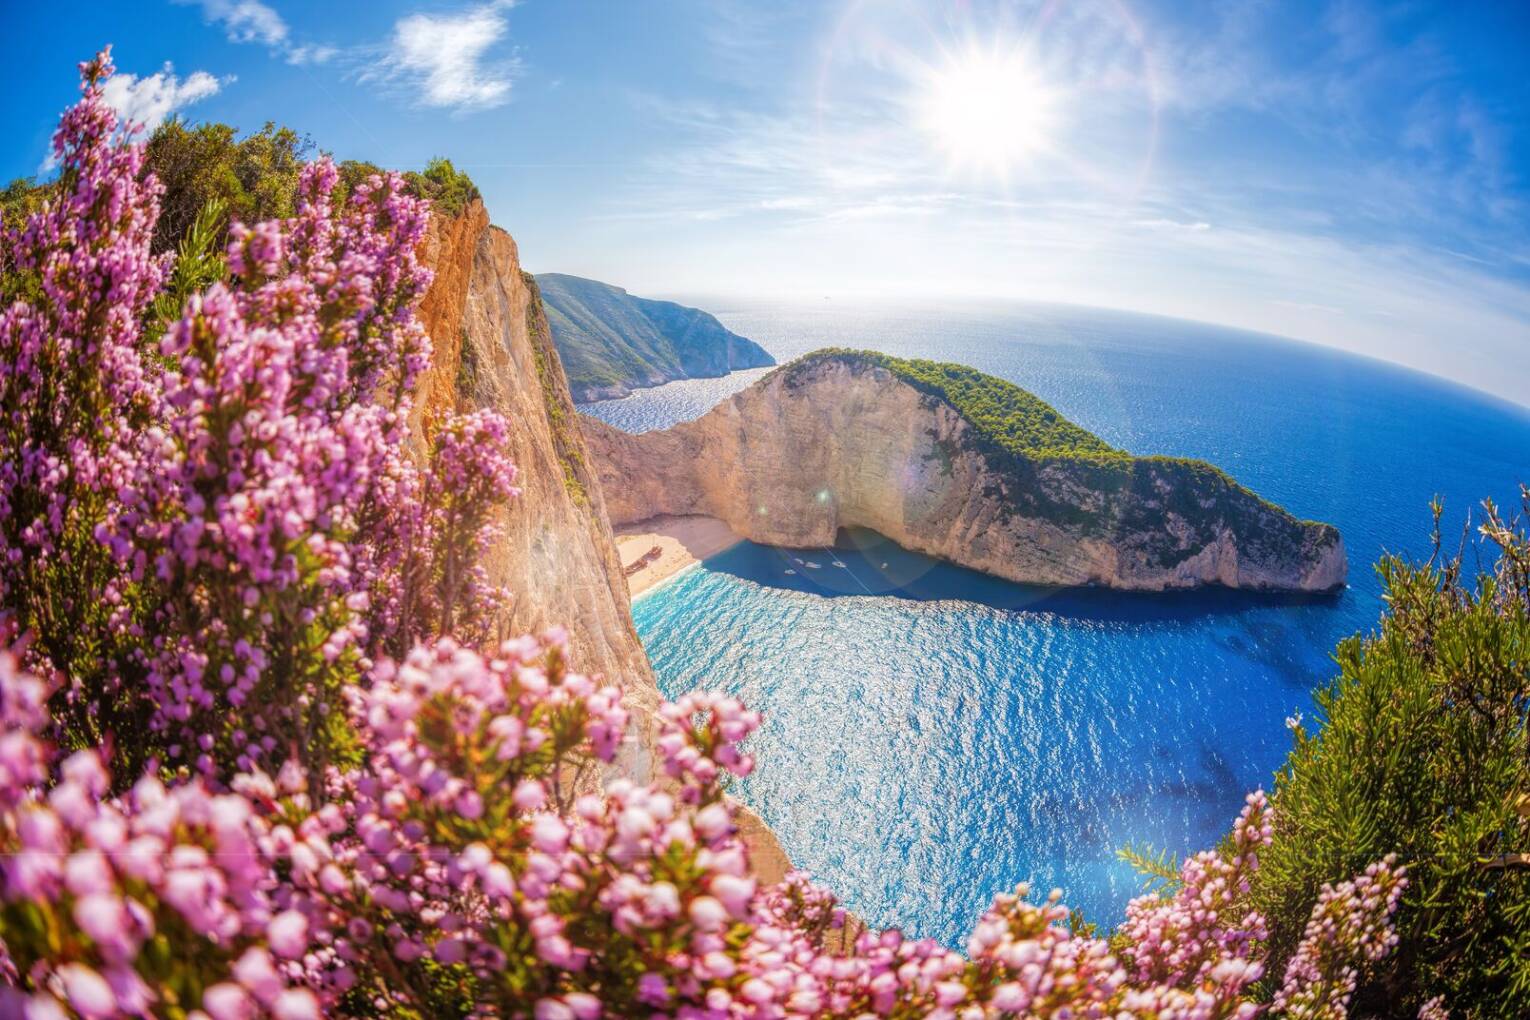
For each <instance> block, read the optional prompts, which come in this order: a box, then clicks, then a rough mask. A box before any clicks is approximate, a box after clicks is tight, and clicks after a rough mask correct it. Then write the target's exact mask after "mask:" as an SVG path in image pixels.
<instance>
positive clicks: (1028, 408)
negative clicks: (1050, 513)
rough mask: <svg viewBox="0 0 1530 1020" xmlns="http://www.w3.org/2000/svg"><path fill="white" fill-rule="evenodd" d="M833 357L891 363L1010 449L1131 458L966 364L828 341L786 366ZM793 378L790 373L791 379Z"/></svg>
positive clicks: (793, 368)
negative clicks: (851, 347)
mask: <svg viewBox="0 0 1530 1020" xmlns="http://www.w3.org/2000/svg"><path fill="white" fill-rule="evenodd" d="M832 359H840V360H846V361H854V362H858V363H860V364H863V365H871V366H874V367H876V368H883V369H886V370H887V371H889V372H891V373H892V374H893V375H895V376H897V377H898V378H900V379H902V380H903V381H905V382H907V383H908V384H909V385H911V386H913V387H914V388H915V389H917V390H919V391H920V392H921V393H927V394H929V395H930V396H932V397H935V398H937V399H939V400H943V401H945V402H946V403H948V404H950V405H951V406H952V407H953V408H955V409H956V410H957V411H958V412H959V413H960V414H961V415H962V417H963V418H966V419H967V421H968V422H970V423H971V424H972V426H973V427H974V428H975V429H977V430H978V432H979V433H981V434H982V435H983V436H984V437H985V438H987V439H989V440H991V441H992V442H993V443H994V444H996V445H997V446H999V447H1000V448H1002V449H1004V450H1007V451H1008V452H1010V453H1014V454H1018V455H1021V456H1024V457H1029V458H1033V459H1035V458H1046V457H1069V458H1074V457H1081V458H1088V459H1096V460H1100V461H1104V462H1122V463H1125V462H1129V461H1130V460H1131V455H1130V454H1127V453H1125V452H1123V451H1121V450H1117V449H1116V448H1115V447H1113V446H1111V445H1110V444H1109V443H1107V442H1105V440H1103V439H1101V438H1100V437H1099V436H1097V435H1095V434H1094V433H1092V432H1090V431H1088V430H1087V429H1083V428H1080V427H1079V426H1077V425H1075V424H1073V423H1072V422H1071V421H1069V420H1068V419H1066V418H1064V417H1063V416H1062V415H1061V414H1060V413H1059V412H1058V410H1057V409H1056V408H1055V407H1053V406H1052V405H1051V404H1048V403H1047V402H1046V401H1044V400H1042V399H1041V398H1040V397H1038V396H1036V395H1035V394H1033V393H1029V392H1027V391H1025V390H1023V389H1021V388H1020V387H1018V386H1016V385H1015V384H1014V383H1012V382H1008V381H1006V380H1004V379H1000V378H998V377H997V376H992V375H989V374H987V373H986V372H979V371H978V370H977V369H975V368H969V367H968V366H966V365H957V364H954V363H952V362H942V361H926V360H924V359H923V358H896V357H893V356H892V355H890V354H882V353H880V352H878V351H856V350H850V349H848V348H843V347H828V348H825V349H823V350H821V351H814V352H813V353H812V354H809V355H806V356H804V357H802V358H799V359H797V360H796V361H794V362H792V363H791V364H790V365H788V366H786V368H785V369H784V371H786V372H788V373H795V372H799V371H802V370H804V369H807V368H809V367H811V366H813V365H816V364H819V363H820V362H822V361H826V360H832ZM791 379H792V376H790V375H789V376H788V382H790V381H791Z"/></svg>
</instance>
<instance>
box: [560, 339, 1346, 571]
mask: <svg viewBox="0 0 1530 1020" xmlns="http://www.w3.org/2000/svg"><path fill="white" fill-rule="evenodd" d="M581 424H582V425H583V428H584V432H585V435H586V437H587V439H588V440H589V446H590V450H591V452H592V453H593V454H594V456H595V463H596V466H597V468H598V470H599V474H600V479H601V483H602V486H603V488H604V490H605V492H606V494H607V499H608V503H607V509H608V511H609V512H610V514H611V519H612V522H613V523H615V524H618V525H619V524H622V523H626V522H628V521H633V520H639V519H643V518H646V517H650V516H653V515H655V514H709V515H712V516H716V517H720V518H722V519H723V520H724V521H726V522H727V523H728V524H729V525H731V526H732V527H733V528H734V530H736V531H738V532H739V533H740V534H741V535H743V536H744V537H746V538H749V539H752V540H753V541H756V542H761V543H764V544H769V545H778V546H787V547H798V548H802V547H810V546H824V545H828V544H830V543H832V542H833V541H834V539H835V535H836V533H837V532H838V530H839V529H840V528H845V527H853V526H858V527H865V528H871V529H873V530H875V531H878V532H881V533H882V534H883V535H886V536H887V537H888V538H890V539H892V540H893V541H895V542H897V543H899V544H900V545H903V546H905V547H906V548H910V549H915V550H918V551H919V552H923V553H927V554H929V555H933V556H937V557H940V558H942V559H945V560H948V561H950V562H952V563H957V564H960V565H962V566H967V567H971V568H973V569H976V570H981V571H983V572H985V573H989V574H993V575H996V576H998V577H1003V578H1008V579H1010V580H1013V581H1019V582H1023V583H1034V584H1046V585H1103V586H1108V587H1113V588H1122V589H1137V590H1162V589H1171V588H1193V587H1199V586H1203V585H1225V586H1227V587H1230V588H1248V589H1261V590H1271V591H1303V592H1307V591H1326V590H1329V589H1332V588H1335V587H1338V586H1340V585H1342V584H1343V583H1344V578H1345V573H1346V562H1345V555H1344V545H1343V541H1342V539H1341V538H1340V536H1339V533H1338V531H1337V530H1336V529H1334V528H1333V527H1331V526H1330V525H1326V524H1317V523H1314V522H1309V521H1299V520H1297V519H1296V518H1294V517H1292V516H1291V515H1290V514H1288V513H1287V512H1286V511H1284V510H1282V509H1280V508H1279V507H1276V506H1274V505H1273V504H1270V503H1267V502H1265V501H1264V500H1261V499H1260V498H1259V497H1257V496H1255V495H1254V494H1253V493H1252V492H1250V491H1248V490H1247V489H1245V488H1243V487H1242V486H1240V485H1238V484H1237V483H1235V482H1234V481H1233V480H1232V479H1230V478H1228V477H1227V476H1226V475H1225V474H1223V473H1222V472H1221V471H1219V470H1217V469H1216V468H1214V467H1212V466H1210V465H1208V464H1205V463H1202V462H1198V461H1187V460H1178V459H1170V458H1153V457H1150V458H1138V457H1131V456H1130V455H1128V454H1125V453H1123V452H1121V451H1119V450H1114V449H1112V448H1111V447H1109V446H1108V445H1106V444H1105V443H1104V442H1103V441H1101V440H1100V439H1099V438H1098V437H1095V436H1093V435H1091V434H1090V433H1088V432H1086V431H1084V430H1083V429H1081V428H1079V427H1078V426H1076V425H1074V424H1072V423H1071V422H1068V421H1067V420H1066V419H1064V418H1062V416H1061V415H1059V414H1058V413H1057V412H1056V411H1055V410H1053V409H1052V408H1051V407H1049V406H1047V405H1046V404H1044V403H1043V402H1042V401H1040V400H1038V399H1037V398H1036V397H1034V396H1032V395H1031V394H1029V393H1026V392H1025V391H1023V390H1021V389H1019V388H1018V387H1015V386H1012V385H1010V384H1009V383H1006V382H1003V381H1002V380H998V379H994V378H993V377H991V376H985V375H983V374H982V373H978V372H976V371H975V370H973V369H968V368H964V367H962V366H955V365H938V364H936V363H933V362H922V361H906V360H903V359H896V358H889V357H887V356H884V355H875V354H867V353H862V352H849V351H825V352H819V353H818V354H815V355H808V356H807V357H805V358H802V359H799V360H798V361H796V362H793V363H792V364H790V365H787V366H784V367H782V368H780V369H777V370H776V371H774V372H772V373H771V374H770V375H768V376H766V377H765V378H764V379H762V380H760V381H759V382H757V383H755V384H754V385H753V386H751V387H750V388H748V389H746V390H744V391H743V392H741V393H738V394H736V395H735V396H733V397H732V398H731V399H729V400H727V401H725V402H723V403H722V404H721V405H719V406H718V407H716V408H714V409H713V410H712V411H710V412H708V413H707V414H706V415H704V416H702V417H701V418H700V419H698V420H696V421H693V422H686V423H683V424H680V425H677V426H675V427H673V428H670V429H666V430H663V431H658V432H648V433H644V434H642V435H629V434H627V433H624V432H620V431H618V430H616V429H613V428H611V427H609V426H607V425H604V424H602V423H601V422H598V421H595V420H594V419H590V418H583V419H581Z"/></svg>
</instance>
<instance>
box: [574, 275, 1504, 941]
mask: <svg viewBox="0 0 1530 1020" xmlns="http://www.w3.org/2000/svg"><path fill="white" fill-rule="evenodd" d="M713 310H714V311H715V312H716V313H717V315H718V317H719V318H720V319H722V321H723V322H724V323H725V324H726V325H727V326H728V327H729V328H731V329H733V330H735V331H737V332H739V333H742V334H743V335H745V336H748V337H751V338H753V339H755V340H757V341H759V342H760V343H761V344H763V345H764V346H765V347H766V348H767V349H768V350H770V351H771V353H772V354H774V355H775V356H776V357H777V358H778V359H779V360H781V361H783V362H784V361H786V360H788V359H790V358H792V357H794V356H796V355H798V354H802V353H805V352H807V351H810V350H813V349H815V348H818V347H823V346H828V345H837V346H853V347H866V348H875V349H878V350H882V351H887V352H889V353H892V354H899V355H905V356H914V357H930V358H937V359H940V360H947V361H958V362H964V363H966V364H969V365H973V366H975V367H977V368H980V369H982V370H984V371H987V372H991V373H993V374H995V375H999V376H1003V377H1004V378H1006V379H1009V380H1011V381H1013V382H1015V383H1017V384H1019V385H1020V386H1023V387H1025V388H1026V389H1028V390H1031V391H1032V392H1034V393H1036V394H1038V395H1039V396H1041V397H1042V398H1043V399H1045V400H1047V401H1049V402H1051V403H1052V404H1053V405H1055V406H1056V407H1057V408H1058V409H1059V410H1060V411H1061V412H1062V413H1063V414H1065V415H1067V416H1068V417H1069V418H1071V419H1072V420H1074V421H1076V422H1078V423H1079V424H1081V425H1083V426H1084V427H1085V428H1088V429H1090V430H1092V431H1094V432H1096V433H1098V434H1099V435H1101V436H1102V437H1104V438H1105V439H1106V440H1107V441H1108V442H1110V443H1113V444H1115V445H1116V446H1120V447H1123V448H1125V449H1127V450H1130V451H1132V452H1133V453H1138V454H1153V453H1161V454H1174V455H1183V456H1190V457H1201V458H1205V459H1206V460H1209V461H1211V462H1212V463H1214V464H1217V465H1220V466H1221V467H1223V468H1225V469H1226V470H1228V471H1229V472H1231V473H1232V474H1233V475H1234V476H1235V477H1237V478H1238V479H1239V480H1240V481H1242V482H1243V483H1245V484H1246V485H1248V486H1249V487H1251V488H1252V489H1254V490H1255V491H1256V492H1258V493H1260V494H1261V495H1263V496H1265V497H1267V498H1269V499H1272V500H1275V501H1276V502H1278V503H1281V504H1282V505H1284V506H1286V507H1287V508H1289V509H1290V510H1291V511H1292V512H1294V513H1296V514H1297V515H1298V516H1301V517H1311V518H1316V519H1319V520H1324V521H1330V522H1332V523H1334V524H1336V525H1337V526H1338V527H1339V528H1340V530H1341V531H1342V532H1343V534H1344V539H1345V542H1346V544H1347V546H1348V550H1349V556H1350V587H1349V589H1348V590H1346V591H1344V592H1343V593H1342V594H1340V595H1338V596H1336V597H1331V598H1323V599H1314V600H1305V601H1303V600H1294V601H1293V600H1284V601H1282V600H1272V599H1260V598H1253V597H1247V596H1238V595H1234V594H1231V593H1219V594H1216V593H1214V594H1197V595H1185V596H1179V597H1175V596H1160V597H1145V596H1140V595H1137V596H1133V595H1122V594H1112V593H1108V592H1099V591H1088V592H1071V593H1067V592H1064V593H1058V592H1047V591H1041V590H1035V589H1027V588H1023V587H1020V586H1017V585H1012V584H1008V583H1005V582H1000V581H996V580H993V579H991V578H987V577H983V576H980V575H977V574H973V573H971V572H969V571H965V570H960V569H957V568H954V567H950V566H947V565H943V564H938V563H934V562H932V561H930V560H927V559H925V558H924V557H920V556H917V555H915V554H912V553H908V552H905V551H903V550H900V549H897V548H896V547H888V546H887V545H886V544H885V543H881V542H879V540H878V539H877V537H876V536H874V535H867V534H860V535H855V536H847V540H846V542H845V543H844V548H840V549H836V550H816V551H798V552H790V553H789V552H785V551H781V550H773V549H768V548H764V547H760V546H755V545H752V544H747V543H746V544H743V545H740V546H736V547H735V548H733V549H732V550H730V551H728V552H726V553H723V554H722V555H720V556H717V557H714V558H712V559H711V560H708V561H707V562H706V563H705V564H703V565H702V566H701V567H700V568H698V569H695V570H693V571H691V572H689V573H687V574H684V575H682V576H681V577H680V578H678V579H677V580H675V581H674V582H672V583H670V584H668V585H665V586H663V587H661V588H658V589H656V590H655V591H653V592H652V593H651V594H648V595H645V596H644V597H642V598H640V599H639V600H637V602H636V603H635V605H634V607H633V614H634V618H635V620H636V623H637V628H638V632H639V634H640V635H641V636H642V639H643V642H644V644H645V646H646V647H647V649H648V653H649V655H650V657H651V659H652V661H653V665H654V669H655V670H656V672H657V673H658V676H659V682H660V686H661V687H662V688H663V690H664V692H665V693H666V694H667V695H669V696H671V697H674V696H677V695H680V694H682V693H684V692H686V691H688V690H692V689H695V688H708V689H714V690H724V691H728V692H731V693H734V694H736V695H738V696H739V697H741V698H742V699H744V700H745V701H746V702H747V703H748V704H749V705H751V706H752V707H755V708H758V709H760V710H761V711H763V713H764V715H765V720H766V721H765V725H764V727H763V728H762V730H761V731H760V732H759V733H758V734H757V735H756V736H755V737H754V738H753V740H752V745H751V746H752V750H753V751H754V753H755V754H756V755H757V757H758V760H759V767H758V769H757V771H756V773H755V774H754V775H753V776H752V777H750V778H749V779H748V780H747V781H745V782H743V783H741V784H740V785H739V787H738V791H737V792H738V793H739V795H740V796H741V797H742V798H743V799H744V800H745V801H746V802H748V803H749V804H750V805H751V806H752V807H754V808H755V809H756V810H757V811H758V812H759V813H760V814H761V815H763V816H764V817H765V819H766V820H767V821H768V822H769V823H770V825H771V827H772V828H773V829H774V831H775V832H776V833H777V834H778V835H779V836H780V838H781V841H782V843H783V845H784V846H785V848H786V850H787V852H788V853H789V854H790V855H791V857H792V859H793V861H795V862H796V863H797V865H798V866H799V867H802V868H804V869H806V870H808V871H811V872H812V873H813V874H814V875H815V876H816V877H817V878H818V879H819V880H821V881H822V882H824V883H825V884H827V885H828V886H830V887H831V888H833V889H834V890H835V891H836V892H838V893H839V895H840V896H841V897H842V899H843V900H844V901H845V902H846V903H847V904H848V905H849V906H850V907H851V908H853V909H854V910H855V911H856V912H858V913H859V914H860V915H861V916H863V917H865V918H866V919H867V920H868V921H870V922H871V923H873V924H881V925H897V926H899V927H902V928H903V929H904V930H905V931H908V932H911V933H914V934H917V935H929V936H934V937H937V938H940V939H942V940H944V941H946V942H947V943H950V944H953V945H956V944H959V941H960V940H961V939H962V937H963V936H964V935H965V933H966V932H967V931H968V930H969V929H970V928H971V925H972V923H973V921H974V920H975V919H976V917H977V916H978V914H979V913H980V912H981V911H982V909H983V908H984V907H985V906H986V905H987V903H988V901H989V900H990V899H991V898H992V896H993V894H994V893H996V892H1000V891H1003V890H1007V889H1009V888H1011V887H1012V886H1013V885H1014V884H1015V883H1016V882H1018V881H1021V880H1030V881H1031V882H1032V883H1033V885H1034V886H1036V887H1038V888H1039V889H1040V890H1041V891H1042V892H1043V893H1044V892H1045V890H1046V889H1048V888H1051V887H1053V886H1059V887H1061V888H1062V889H1063V890H1064V893H1065V897H1066V902H1067V903H1068V904H1069V905H1071V906H1074V907H1077V908H1079V909H1081V910H1083V911H1084V912H1085V914H1086V915H1087V916H1089V917H1090V918H1091V919H1094V920H1098V921H1102V922H1104V923H1106V924H1113V923H1114V922H1116V921H1117V920H1119V918H1120V916H1121V913H1122V908H1123V907H1124V905H1125V903H1126V901H1127V899H1129V898H1130V897H1131V896H1132V895H1134V894H1135V893H1136V892H1137V891H1138V889H1139V880H1138V879H1137V877H1136V876H1135V875H1134V874H1133V873H1132V871H1131V870H1130V869H1129V868H1128V867H1126V866H1125V865H1124V864H1122V863H1120V862H1119V861H1118V860H1117V858H1116V850H1117V849H1118V848H1119V847H1122V846H1124V845H1126V844H1128V843H1138V844H1151V845H1152V846H1155V847H1160V848H1166V849H1168V850H1170V851H1172V852H1175V853H1181V854H1182V853H1185V852H1187V851H1193V850H1196V849H1200V848H1203V847H1206V846H1209V845H1211V844H1212V843H1214V842H1215V841H1216V840H1217V838H1218V837H1219V836H1220V835H1221V834H1222V833H1223V832H1225V831H1226V829H1227V827H1228V825H1229V824H1230V822H1231V821H1232V819H1233V817H1234V816H1235V815H1236V814H1237V812H1238V810H1239V808H1240V806H1241V803H1242V799H1243V796H1244V793H1245V792H1246V791H1248V790H1250V789H1253V788H1255V787H1258V786H1261V785H1267V784H1268V783H1269V782H1270V777H1271V773H1272V772H1273V771H1274V769H1275V768H1276V767H1277V766H1278V765H1279V764H1280V763H1281V761H1282V760H1283V758H1284V756H1285V754H1286V751H1287V749H1288V748H1289V746H1290V733H1289V732H1288V730H1287V726H1286V719H1287V717H1288V716H1293V715H1295V714H1297V713H1302V714H1303V715H1305V717H1306V718H1307V720H1308V721H1309V723H1310V722H1311V718H1312V702H1311V695H1312V692H1313V690H1314V689H1315V688H1317V687H1319V686H1320V685H1322V684H1324V683H1326V682H1327V681H1328V680H1329V679H1330V678H1331V676H1332V675H1333V673H1334V668H1333V666H1332V662H1331V658H1330V656H1331V654H1332V650H1333V647H1334V644H1335V643H1336V642H1337V641H1338V640H1339V639H1340V638H1342V637H1344V636H1346V635H1349V634H1353V633H1355V632H1358V631H1366V630H1369V629H1371V628H1373V627H1374V626H1375V623H1376V619H1377V616H1378V613H1379V611H1380V608H1381V602H1380V586H1379V584H1378V583H1377V580H1376V577H1375V575H1374V574H1373V572H1372V570H1371V564H1372V563H1373V562H1374V561H1375V560H1376V558H1377V557H1378V556H1379V555H1380V554H1381V553H1382V552H1383V551H1384V550H1388V551H1394V552H1403V553H1411V554H1426V553H1427V551H1428V545H1429V539H1428V536H1429V520H1430V519H1429V508H1428V504H1429V500H1430V498H1431V497H1432V496H1434V495H1436V494H1438V495H1439V496H1441V497H1443V498H1444V499H1445V501H1446V504H1447V507H1448V514H1447V522H1448V529H1449V530H1447V534H1450V535H1452V536H1453V537H1458V536H1459V529H1460V526H1461V523H1462V521H1463V520H1464V515H1465V514H1466V512H1467V511H1468V510H1469V509H1472V508H1474V507H1475V506H1476V504H1477V502H1478V501H1480V500H1481V499H1482V498H1483V497H1492V498H1494V499H1495V500H1497V501H1498V502H1499V503H1500V504H1501V505H1502V504H1509V505H1513V503H1514V502H1516V501H1517V491H1518V489H1517V486H1518V483H1519V482H1520V481H1522V480H1523V481H1530V411H1527V410H1526V409H1525V408H1524V407H1520V406H1516V405H1512V404H1508V403H1505V402H1502V401H1497V400H1494V399H1492V398H1489V397H1486V396H1483V395H1481V394H1479V393H1476V392H1474V391H1470V390H1467V389H1463V388H1460V387H1457V386H1453V385H1451V384H1449V383H1445V382H1442V381H1440V380H1438V379H1434V378H1431V377H1428V376H1424V375H1419V374H1415V373H1412V372H1407V371H1404V370H1400V369H1397V368H1394V367H1391V366H1389V365H1387V364H1385V363H1382V362H1378V361H1371V360H1366V359H1362V358H1356V357H1353V356H1349V355H1345V354H1340V353H1336V352H1334V351H1332V350H1329V349H1326V348H1322V347H1316V346H1311V345H1306V344H1299V343H1295V342H1291V341H1284V340H1279V339H1275V338H1271V337H1266V336H1259V335H1255V334H1249V333H1243V332H1239V331H1235V330H1230V329H1224V328H1217V327H1211V326H1206V325H1200V324H1194V323H1187V322H1179V321H1175V320H1167V319H1160V318H1152V317H1145V316H1134V315H1126V314H1120V313H1110V312H1100V311H1086V310H1080V309H1076V308H1061V307H1050V306H1048V307H1031V306H1026V307H1019V308H1017V307H1014V306H1010V307H1008V308H972V309H970V310H967V311H955V312H953V311H951V310H949V309H940V310H920V311H907V312H898V311H887V310H885V309H883V310H868V309H864V308H847V307H844V306H841V305H837V304H832V303H829V302H824V303H823V305H822V307H813V306H805V307H804V306H796V307H767V306H748V307H746V306H734V307H721V308H719V307H717V306H716V305H715V304H714V306H713ZM764 371H765V370H754V371H749V372H740V373H735V374H734V375H732V376H729V377H728V378H726V379H717V380H692V381H686V382H681V383H673V384H670V385H668V386H663V387H658V388H655V389H652V390H645V391H640V392H639V393H638V394H636V395H634V396H632V397H629V398H627V399H625V400H621V401H609V402H604V403H601V404H595V405H590V406H589V407H587V408H586V410H588V411H590V412H591V413H593V414H595V415H597V416H599V417H601V418H603V419H605V420H606V421H608V422H611V423H612V424H615V425H617V426H619V427H622V428H626V429H629V430H632V431H643V430H647V429H652V428H661V427H664V426H667V425H670V424H673V423H675V422H677V421H681V420H684V419H688V418H693V417H696V416H698V415H700V414H702V413H704V412H705V411H706V410H707V409H708V408H710V407H711V406H713V405H714V404H715V403H716V402H717V401H719V400H721V399H722V398H723V397H725V396H727V395H729V394H730V393H732V392H734V391H735V390H737V389H740V388H742V387H743V386H745V385H747V384H748V383H750V382H752V381H753V380H754V379H756V378H758V377H759V376H760V375H762V374H763V373H764ZM1526 397H1527V399H1530V394H1527V395H1526ZM808 563H814V564H817V566H816V568H814V567H810V566H808ZM841 564H842V565H841ZM788 571H791V572H790V573H788Z"/></svg>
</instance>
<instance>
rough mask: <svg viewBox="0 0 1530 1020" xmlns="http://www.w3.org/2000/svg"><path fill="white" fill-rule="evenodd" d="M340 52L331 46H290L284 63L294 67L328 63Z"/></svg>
mask: <svg viewBox="0 0 1530 1020" xmlns="http://www.w3.org/2000/svg"><path fill="white" fill-rule="evenodd" d="M339 52H340V51H339V50H337V49H336V48H335V47H333V46H292V47H289V48H288V49H287V52H286V61H287V63H289V64H292V65H294V66H295V67H305V66H307V65H309V64H324V63H328V62H329V59H330V58H331V57H333V56H334V55H335V54H336V53H339Z"/></svg>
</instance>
